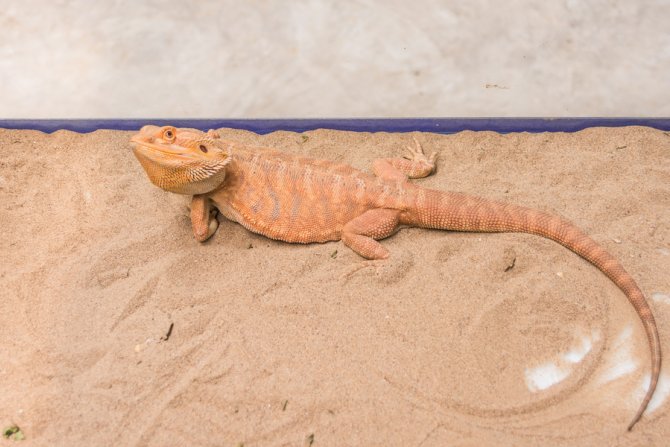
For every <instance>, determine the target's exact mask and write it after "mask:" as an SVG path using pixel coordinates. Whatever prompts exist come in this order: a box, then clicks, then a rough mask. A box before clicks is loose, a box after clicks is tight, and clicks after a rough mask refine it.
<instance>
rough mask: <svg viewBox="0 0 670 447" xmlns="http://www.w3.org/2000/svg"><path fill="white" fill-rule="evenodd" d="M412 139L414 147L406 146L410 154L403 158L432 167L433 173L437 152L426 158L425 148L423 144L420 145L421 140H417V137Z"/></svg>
mask: <svg viewBox="0 0 670 447" xmlns="http://www.w3.org/2000/svg"><path fill="white" fill-rule="evenodd" d="M412 139H413V140H414V146H406V147H407V151H408V152H409V154H408V155H404V156H403V158H406V159H407V160H411V161H413V162H415V163H420V164H425V165H427V166H430V170H431V171H432V170H433V169H435V160H436V159H437V152H433V153H432V154H430V155H429V156H428V157H426V154H425V153H424V151H423V147H422V146H421V143H419V140H417V139H416V138H415V137H412Z"/></svg>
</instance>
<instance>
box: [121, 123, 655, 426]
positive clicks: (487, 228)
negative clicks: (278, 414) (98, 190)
mask: <svg viewBox="0 0 670 447" xmlns="http://www.w3.org/2000/svg"><path fill="white" fill-rule="evenodd" d="M131 141H132V142H133V143H134V149H133V150H134V153H135V156H136V157H137V159H138V160H139V161H140V163H141V164H142V166H143V167H144V170H145V171H146V173H147V175H148V176H149V179H150V180H151V181H152V182H153V183H154V184H155V185H156V186H159V187H160V188H162V189H164V190H166V191H170V192H173V193H177V194H186V195H190V196H193V198H192V200H191V223H192V227H193V233H194V235H195V238H196V239H197V240H198V241H201V242H202V241H205V240H207V239H208V238H209V237H210V236H212V234H214V232H215V231H216V229H217V227H218V221H217V219H216V213H217V210H218V211H219V212H220V213H221V214H223V216H225V217H226V218H228V219H230V220H232V221H234V222H238V223H240V224H242V225H243V226H244V227H245V228H247V229H248V230H250V231H253V232H255V233H260V234H262V235H264V236H267V237H269V238H272V239H278V240H281V241H286V242H294V243H303V244H304V243H310V242H326V241H337V240H342V242H344V244H345V245H347V246H348V247H350V248H351V249H352V250H354V251H355V252H356V253H358V254H359V255H361V256H362V257H364V258H366V259H385V258H387V257H388V256H389V252H388V250H387V249H386V248H384V246H383V245H382V244H380V243H379V242H378V240H379V239H384V238H386V237H388V236H391V235H392V234H393V233H395V232H396V231H397V230H398V229H399V227H400V226H413V227H423V228H438V229H444V230H457V231H480V232H522V233H530V234H536V235H539V236H543V237H545V238H548V239H551V240H553V241H556V242H558V243H559V244H561V245H563V246H565V247H567V248H568V249H570V250H572V251H573V252H575V253H577V254H578V255H580V256H581V257H583V258H584V259H586V260H587V261H589V262H590V263H592V264H593V265H595V266H596V267H597V268H598V269H600V270H601V271H602V272H603V273H604V274H605V275H607V277H608V278H610V279H611V280H612V281H613V282H614V283H615V284H616V285H617V286H618V287H619V288H620V289H621V290H622V291H623V292H624V293H625V294H626V296H627V297H628V300H629V301H630V303H631V304H632V305H633V307H634V308H635V310H636V311H637V313H638V315H639V317H640V320H641V321H642V324H643V325H644V329H645V332H646V334H647V338H648V341H649V348H650V350H651V364H652V375H651V383H650V384H649V388H648V390H647V393H646V395H645V397H644V400H643V401H642V404H641V406H640V408H639V410H638V412H637V413H636V414H635V416H634V418H633V420H632V421H631V423H630V424H629V426H628V430H631V429H632V428H633V426H634V425H635V423H636V422H637V421H638V420H639V419H640V418H641V417H642V414H643V413H644V411H645V409H646V408H647V405H648V404H649V401H650V400H651V397H652V395H653V394H654V390H655V389H656V384H657V382H658V376H659V373H660V369H661V346H660V341H659V337H658V329H657V327H656V322H655V320H654V317H653V315H652V313H651V309H650V307H649V305H648V303H647V301H646V300H645V298H644V295H643V294H642V292H641V291H640V289H639V287H638V286H637V284H636V283H635V280H634V279H633V278H632V277H631V276H630V275H629V274H628V273H627V272H626V271H625V270H624V268H623V266H622V265H621V264H620V263H619V261H617V260H616V259H615V258H614V257H613V256H612V255H610V254H609V253H608V252H607V251H605V249H603V248H602V247H601V246H600V245H598V244H597V243H596V242H595V241H594V240H593V239H591V238H590V237H589V236H587V235H586V234H585V233H584V232H582V231H581V230H580V229H579V228H577V227H576V226H575V225H573V224H572V223H570V222H569V221H567V220H565V219H562V218H560V217H558V216H555V215H552V214H548V213H545V212H542V211H537V210H533V209H529V208H524V207H521V206H517V205H511V204H506V203H501V202H494V201H490V200H486V199H483V198H480V197H475V196H470V195H466V194H461V193H457V192H444V191H436V190H430V189H425V188H421V187H419V186H417V185H414V184H412V183H410V182H409V181H408V178H421V177H426V176H428V175H430V174H431V173H432V172H433V171H434V169H435V154H432V155H430V156H426V155H425V154H424V152H423V149H422V148H421V145H420V144H419V143H418V142H417V141H416V140H415V146H414V147H410V148H408V149H409V151H410V153H409V157H407V158H385V159H378V160H375V162H374V163H373V171H374V175H371V174H367V173H364V172H362V171H359V170H356V169H354V168H353V167H351V166H347V165H343V164H338V163H334V162H331V161H327V160H316V159H311V158H306V157H300V156H294V155H289V154H286V153H282V152H280V151H278V150H274V149H270V148H262V147H250V146H245V145H242V144H239V143H235V142H233V141H227V140H223V139H221V138H220V136H219V134H218V133H217V132H215V131H213V130H210V131H209V132H206V133H205V132H201V131H198V130H195V129H177V128H175V127H172V126H165V127H157V126H144V127H143V128H142V129H141V131H140V132H139V133H138V134H137V135H135V136H133V137H132V140H131Z"/></svg>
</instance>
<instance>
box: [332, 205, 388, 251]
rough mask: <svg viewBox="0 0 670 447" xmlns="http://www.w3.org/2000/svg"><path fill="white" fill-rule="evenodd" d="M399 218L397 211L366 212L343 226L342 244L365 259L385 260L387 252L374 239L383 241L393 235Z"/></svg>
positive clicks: (374, 210) (375, 210) (376, 210)
mask: <svg viewBox="0 0 670 447" xmlns="http://www.w3.org/2000/svg"><path fill="white" fill-rule="evenodd" d="M399 216H400V212H399V211H397V210H391V209H384V208H382V209H372V210H368V211H366V212H364V213H363V214H361V215H360V216H358V217H356V218H355V219H353V220H351V221H349V222H347V223H346V224H345V225H344V227H343V228H342V242H344V244H345V245H346V246H348V247H349V248H351V249H352V250H353V251H355V252H356V253H358V254H359V255H361V256H363V257H364V258H366V259H386V258H388V256H389V251H388V250H387V249H386V248H384V246H383V245H382V244H380V243H379V242H377V241H376V240H375V239H384V238H385V237H388V236H390V235H392V234H393V233H395V232H396V230H397V229H398V219H399Z"/></svg>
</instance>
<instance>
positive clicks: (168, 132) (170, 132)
mask: <svg viewBox="0 0 670 447" xmlns="http://www.w3.org/2000/svg"><path fill="white" fill-rule="evenodd" d="M174 133H175V132H174V130H173V129H165V131H164V132H163V138H164V139H166V140H173V139H174Z"/></svg>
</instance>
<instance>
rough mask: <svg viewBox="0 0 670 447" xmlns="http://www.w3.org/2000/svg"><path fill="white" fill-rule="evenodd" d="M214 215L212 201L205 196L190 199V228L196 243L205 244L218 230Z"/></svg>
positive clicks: (217, 222) (214, 210)
mask: <svg viewBox="0 0 670 447" xmlns="http://www.w3.org/2000/svg"><path fill="white" fill-rule="evenodd" d="M216 213H217V211H216V208H214V207H213V206H212V201H211V200H210V199H209V197H207V195H205V194H198V195H195V196H193V199H191V226H192V227H193V235H194V236H195V239H196V240H197V241H198V242H205V241H206V240H207V239H209V238H210V237H211V236H212V235H213V234H214V232H215V231H216V229H217V228H218V226H219V221H218V220H216Z"/></svg>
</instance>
